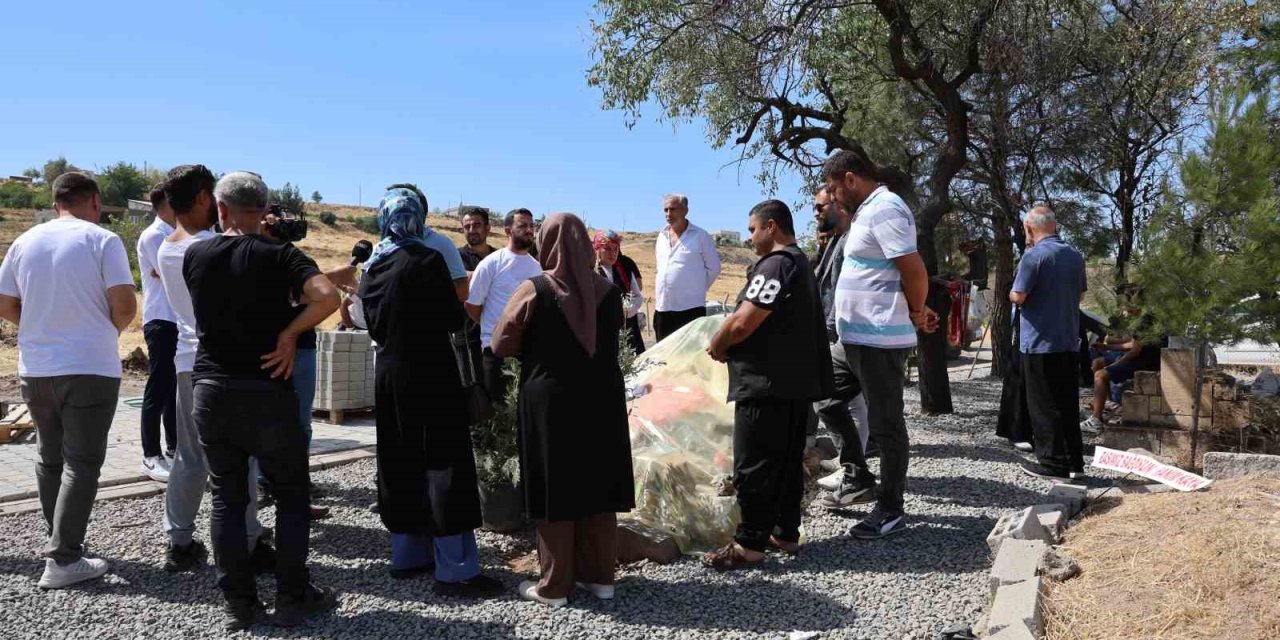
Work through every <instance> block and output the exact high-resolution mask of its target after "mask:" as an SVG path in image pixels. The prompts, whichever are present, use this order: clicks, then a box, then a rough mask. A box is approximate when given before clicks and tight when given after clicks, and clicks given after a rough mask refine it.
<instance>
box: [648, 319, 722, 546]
mask: <svg viewBox="0 0 1280 640" xmlns="http://www.w3.org/2000/svg"><path fill="white" fill-rule="evenodd" d="M724 321H725V317H724V316H714V317H709V318H701V319H698V320H696V321H694V322H691V323H689V324H688V325H686V326H684V327H683V328H681V329H680V330H679V331H677V332H675V333H674V334H672V335H670V336H668V337H667V339H666V340H663V341H662V342H661V343H659V344H657V345H655V346H654V347H653V348H651V349H649V350H648V351H646V352H645V353H644V354H643V355H641V356H640V358H639V359H638V360H637V365H638V370H637V372H636V373H635V374H634V375H633V376H632V379H630V380H628V381H627V387H628V389H630V390H631V392H632V395H635V396H638V397H635V398H634V399H633V400H631V401H630V402H629V403H628V405H629V410H630V414H629V421H630V426H631V455H632V458H633V461H634V462H633V465H634V469H635V484H636V508H635V510H634V511H632V512H631V514H629V515H627V516H624V517H629V518H631V519H634V520H637V521H639V522H642V523H644V524H646V525H649V526H651V527H654V528H657V529H660V530H663V531H666V532H667V533H670V534H671V535H672V536H673V537H674V538H675V540H676V543H677V544H679V546H680V550H681V551H682V552H684V553H693V552H696V551H704V550H709V549H712V548H714V547H717V546H720V545H723V544H726V543H728V542H729V541H730V540H731V539H732V538H733V532H734V529H735V528H736V527H737V526H738V518H739V515H738V506H737V502H736V500H735V498H734V497H733V495H732V489H731V484H730V479H731V478H732V474H733V404H732V403H729V402H726V401H725V396H726V395H727V394H728V389H729V371H728V368H727V367H725V365H723V364H721V363H718V362H716V361H714V360H712V359H711V357H710V356H708V355H707V353H706V348H707V345H708V344H710V343H711V336H712V335H714V334H715V332H716V331H717V330H718V329H719V328H720V326H721V325H722V324H724Z"/></svg>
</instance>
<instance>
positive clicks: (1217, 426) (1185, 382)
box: [1102, 349, 1250, 467]
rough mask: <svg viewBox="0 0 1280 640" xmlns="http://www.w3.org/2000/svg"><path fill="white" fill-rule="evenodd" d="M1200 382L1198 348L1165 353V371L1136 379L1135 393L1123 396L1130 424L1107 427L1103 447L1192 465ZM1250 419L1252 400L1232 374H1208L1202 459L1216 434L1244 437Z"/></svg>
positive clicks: (1202, 411)
mask: <svg viewBox="0 0 1280 640" xmlns="http://www.w3.org/2000/svg"><path fill="white" fill-rule="evenodd" d="M1195 381H1196V376H1195V351H1194V350H1192V349H1164V350H1162V351H1161V352H1160V371H1139V372H1137V373H1136V374H1135V375H1134V377H1133V389H1132V390H1129V391H1125V392H1124V397H1123V398H1122V400H1121V403H1120V408H1121V413H1122V416H1123V422H1124V425H1125V426H1120V427H1108V428H1107V429H1106V430H1105V431H1104V432H1103V436H1102V438H1103V441H1102V444H1103V445H1104V446H1106V447H1110V448H1112V449H1120V450H1126V449H1131V448H1135V447H1136V448H1142V449H1146V450H1148V451H1150V452H1152V453H1153V454H1155V455H1156V456H1159V457H1162V458H1167V459H1171V460H1173V461H1174V462H1175V463H1176V464H1178V465H1179V466H1183V467H1187V466H1188V465H1189V463H1190V462H1191V460H1190V456H1191V431H1190V430H1191V421H1192V416H1194V415H1195ZM1249 417H1250V398H1249V396H1248V395H1247V393H1246V392H1245V389H1244V388H1243V387H1241V386H1240V385H1237V384H1236V381H1235V379H1234V378H1232V377H1231V376H1229V375H1224V374H1219V373H1213V372H1210V373H1207V374H1206V375H1205V380H1204V385H1203V387H1202V388H1201V395H1200V426H1199V432H1200V433H1199V435H1198V438H1197V439H1198V440H1199V441H1200V442H1199V446H1198V450H1199V452H1200V455H1203V454H1204V452H1206V451H1208V450H1209V449H1210V447H1211V445H1212V443H1213V439H1214V434H1227V433H1239V432H1240V431H1241V430H1242V429H1244V428H1245V427H1246V426H1247V425H1248V424H1249ZM1196 462H1197V463H1199V462H1200V461H1199V460H1197V461H1196ZM1195 466H1197V467H1198V466H1199V464H1197V465H1195Z"/></svg>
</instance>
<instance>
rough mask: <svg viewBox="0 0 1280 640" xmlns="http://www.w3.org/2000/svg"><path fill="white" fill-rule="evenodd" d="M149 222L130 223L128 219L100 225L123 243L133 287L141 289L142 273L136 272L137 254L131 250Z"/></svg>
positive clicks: (136, 244)
mask: <svg viewBox="0 0 1280 640" xmlns="http://www.w3.org/2000/svg"><path fill="white" fill-rule="evenodd" d="M149 224H151V221H150V220H148V221H146V222H132V221H130V220H129V219H128V218H122V219H120V220H116V221H115V222H110V223H107V224H104V225H102V227H103V228H104V229H106V230H108V231H110V232H112V233H114V234H116V235H118V236H120V240H121V241H122V242H124V246H125V253H127V254H129V270H130V271H132V272H133V286H135V287H137V288H139V289H141V288H142V273H141V272H140V271H139V270H138V252H137V251H134V250H133V248H134V247H136V246H138V236H140V235H142V231H143V230H144V229H146V228H147V225H149Z"/></svg>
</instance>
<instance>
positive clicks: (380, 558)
mask: <svg viewBox="0 0 1280 640" xmlns="http://www.w3.org/2000/svg"><path fill="white" fill-rule="evenodd" d="M310 548H311V552H312V553H319V554H323V555H327V556H333V557H335V558H343V559H345V560H373V561H375V562H386V561H388V560H389V559H390V558H391V541H390V534H388V533H387V530H386V529H383V528H382V527H377V528H373V527H360V526H355V525H350V524H339V523H336V522H334V523H328V522H324V521H320V523H313V524H312V525H311V547H310Z"/></svg>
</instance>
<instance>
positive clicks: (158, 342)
mask: <svg viewBox="0 0 1280 640" xmlns="http://www.w3.org/2000/svg"><path fill="white" fill-rule="evenodd" d="M150 197H151V207H152V209H153V210H154V211H155V213H156V218H155V220H152V221H151V224H150V225H149V226H147V228H146V229H143V230H142V234H141V235H139V236H138V246H137V251H138V275H139V276H141V278H142V335H143V337H144V338H145V339H146V341H147V387H146V389H145V390H144V391H143V392H142V472H143V473H144V474H146V475H147V476H148V477H150V478H151V479H152V480H155V481H156V482H168V481H169V466H170V461H171V459H172V458H173V455H174V450H175V449H176V448H177V446H178V440H177V436H175V435H174V415H173V411H174V407H173V403H174V390H175V389H176V387H175V386H174V385H175V384H176V382H175V378H174V372H173V353H174V349H176V348H177V346H178V325H177V324H176V323H175V322H174V319H173V308H172V307H170V306H169V298H168V296H166V295H165V293H164V285H162V284H160V272H159V271H157V270H156V252H157V251H159V250H160V243H161V242H164V239H165V237H166V236H168V235H169V234H171V233H173V211H171V210H170V209H169V203H168V201H166V200H165V198H164V185H162V184H161V185H156V186H155V188H153V189H152V190H151V196H150ZM162 422H163V424H164V441H165V444H167V445H168V446H167V447H166V450H165V451H163V452H162V451H161V450H160V426H161V423H162Z"/></svg>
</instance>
